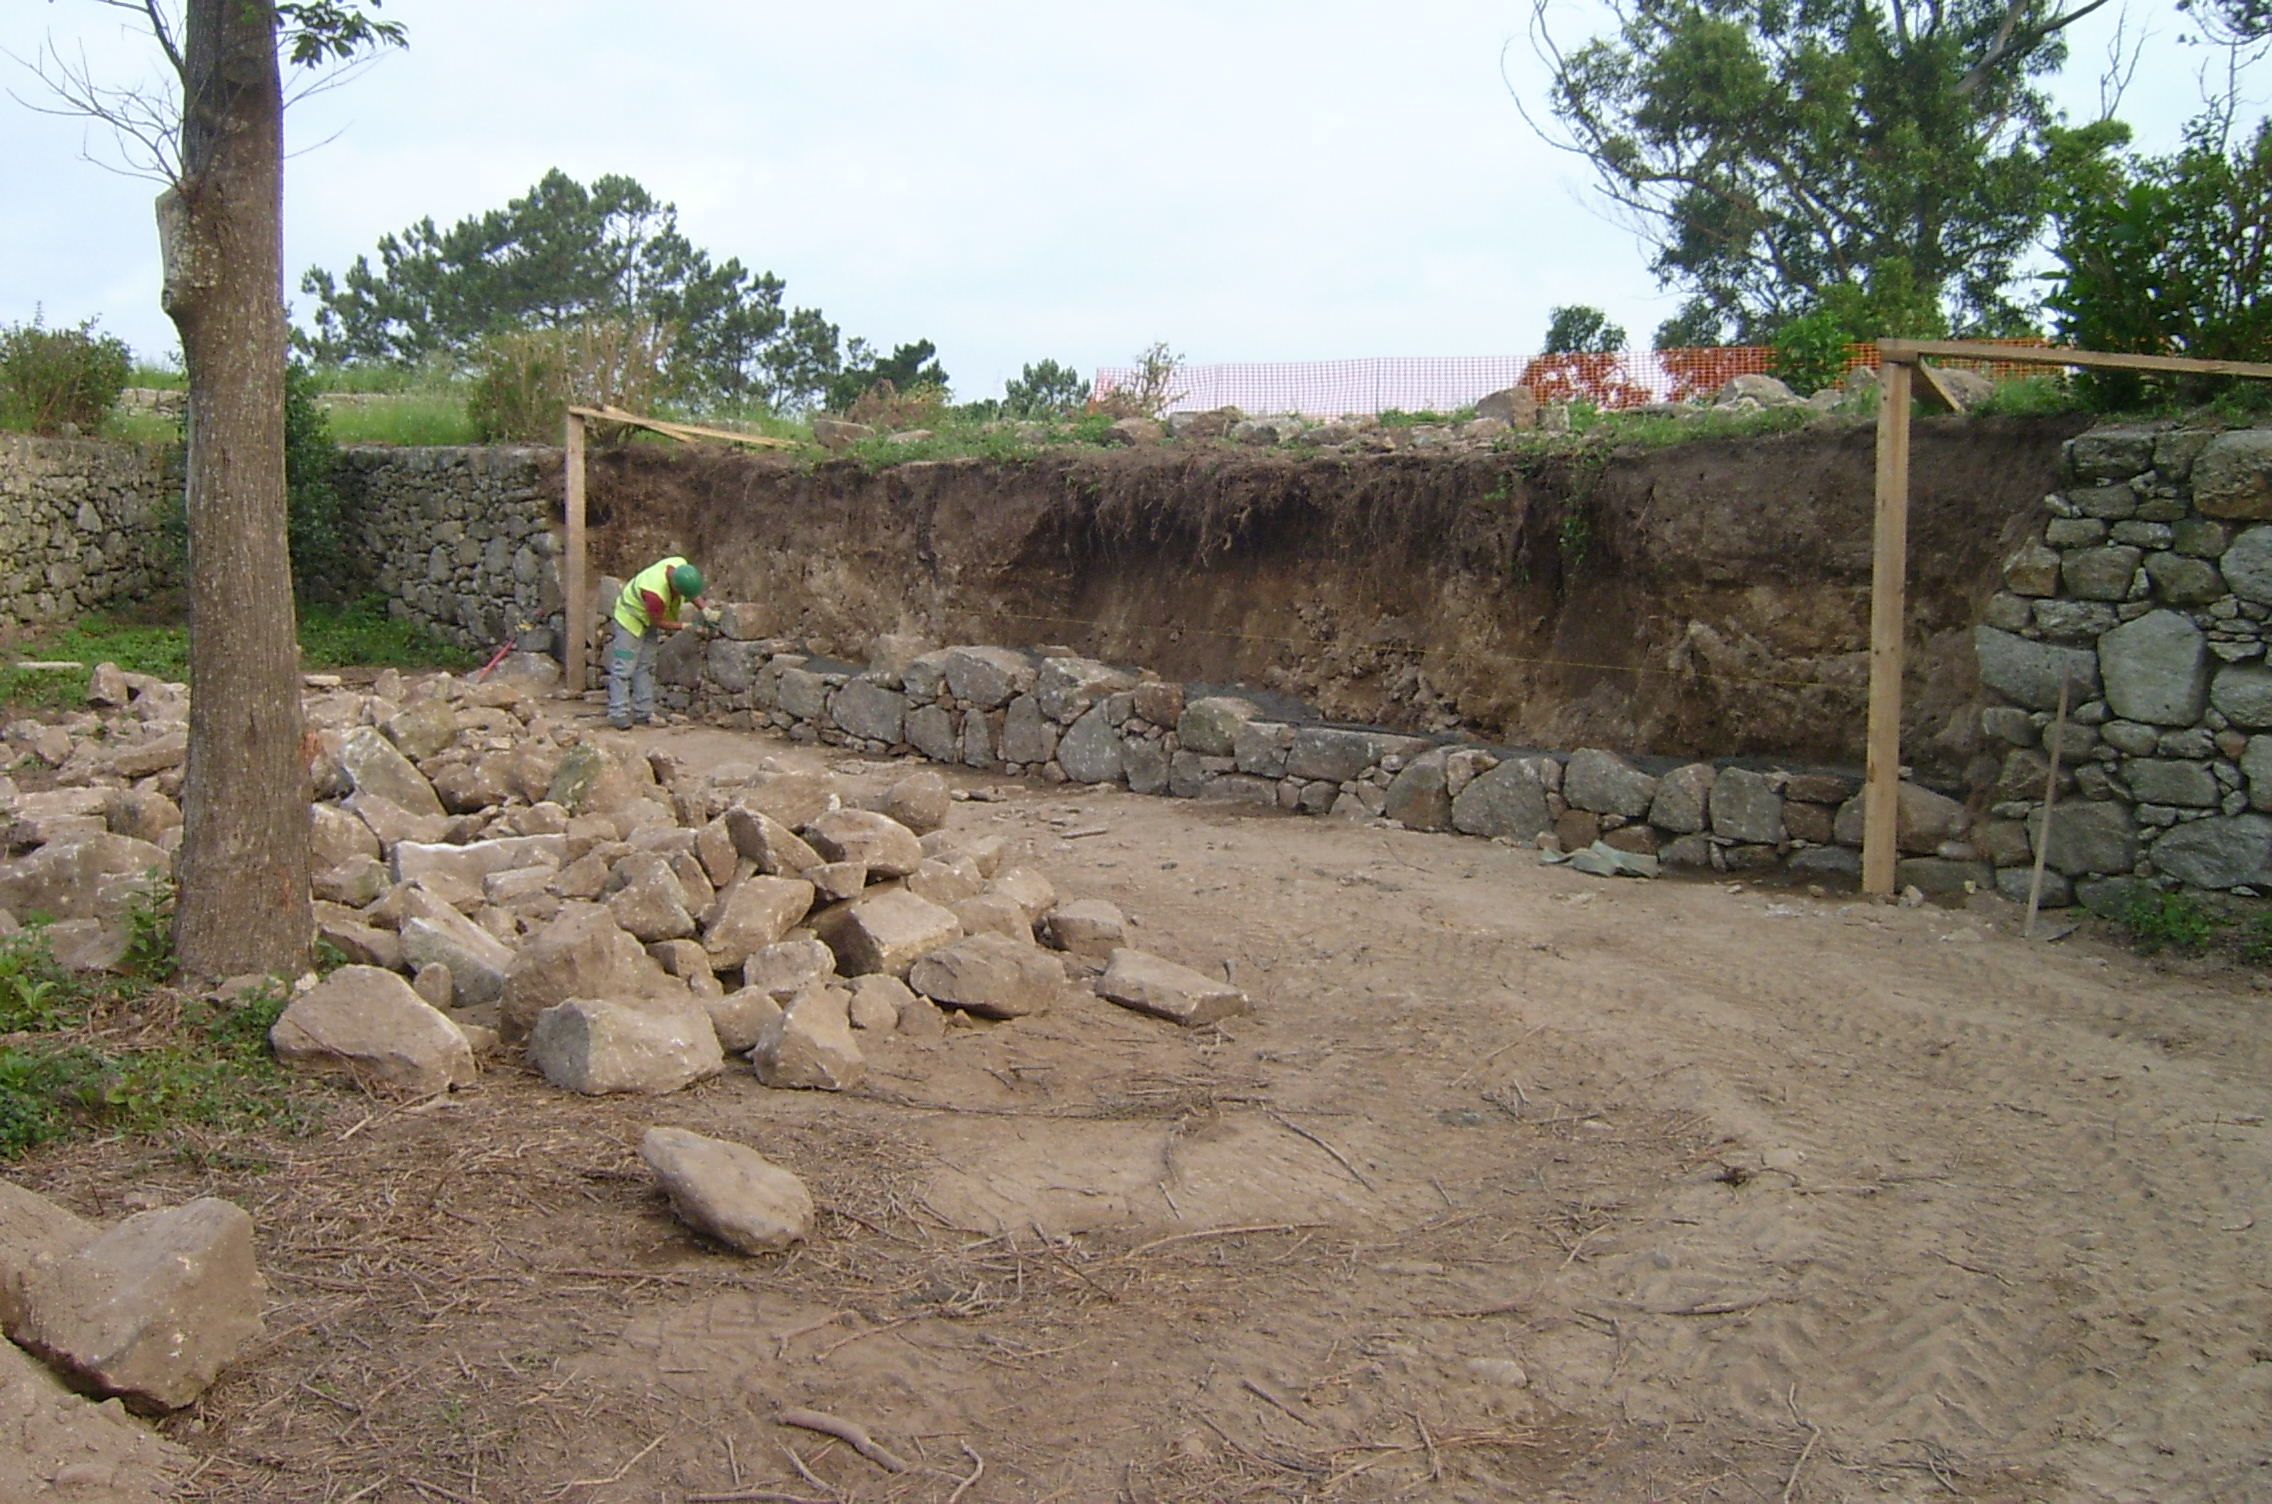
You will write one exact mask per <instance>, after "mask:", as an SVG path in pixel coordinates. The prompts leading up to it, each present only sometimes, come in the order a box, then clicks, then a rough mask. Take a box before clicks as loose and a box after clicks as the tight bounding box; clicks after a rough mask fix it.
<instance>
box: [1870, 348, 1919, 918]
mask: <svg viewBox="0 0 2272 1504" xmlns="http://www.w3.org/2000/svg"><path fill="white" fill-rule="evenodd" d="M1909 375H1910V371H1909V365H1908V363H1907V362H1905V361H1897V360H1889V361H1887V362H1886V363H1885V366H1884V368H1883V369H1882V370H1881V371H1879V373H1878V481H1877V525H1876V529H1875V532H1874V535H1873V537H1872V539H1871V555H1870V722H1869V769H1868V773H1867V776H1866V780H1865V782H1864V783H1863V785H1862V891H1863V892H1864V893H1872V894H1889V893H1891V892H1892V891H1893V877H1894V868H1895V864H1896V862H1897V860H1898V858H1899V855H1900V853H1899V849H1898V844H1897V829H1896V827H1897V824H1898V820H1899V813H1900V808H1901V656H1902V647H1901V639H1902V625H1903V619H1904V617H1905V616H1906V614H1907V606H1906V602H1905V599H1904V597H1905V593H1906V583H1905V582H1906V579H1907V576H1908V572H1909V386H1910V383H1909Z"/></svg>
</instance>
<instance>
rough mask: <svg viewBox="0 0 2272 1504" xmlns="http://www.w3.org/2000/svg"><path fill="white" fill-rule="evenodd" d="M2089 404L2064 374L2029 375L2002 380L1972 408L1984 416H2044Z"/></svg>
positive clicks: (2073, 409) (2076, 409)
mask: <svg viewBox="0 0 2272 1504" xmlns="http://www.w3.org/2000/svg"><path fill="white" fill-rule="evenodd" d="M2086 405H2087V404H2086V403H2085V402H2084V400H2083V396H2082V394H2081V393H2080V392H2078V391H2076V390H2075V387H2074V384H2073V383H2072V382H2070V381H2068V380H2067V379H2066V378H2065V377H2063V376H2027V377H2023V378H2021V379H2020V380H2018V381H1999V382H1997V383H1996V390H1994V391H1993V392H1990V393H1989V394H1988V396H1987V397H1986V398H1985V399H1984V400H1983V401H1981V402H1980V404H1979V405H1978V406H1976V407H1974V408H1973V409H1972V411H1973V413H1974V414H1975V415H1978V416H1982V417H2004V418H2044V417H2051V416H2053V415H2055V414H2058V413H2071V412H2078V411H2080V410H2082V409H2083V408H2084V407H2085V406H2086Z"/></svg>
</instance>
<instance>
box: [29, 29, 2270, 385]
mask: <svg viewBox="0 0 2272 1504" xmlns="http://www.w3.org/2000/svg"><path fill="white" fill-rule="evenodd" d="M1555 4H1556V6H1557V9H1556V11H1555V14H1556V15H1557V16H1559V17H1561V20H1560V21H1558V23H1557V24H1558V26H1560V27H1561V28H1562V29H1563V30H1564V31H1566V32H1567V34H1568V35H1569V36H1571V37H1573V38H1575V37H1578V36H1581V35H1583V34H1584V33H1585V32H1586V30H1587V29H1588V27H1589V25H1590V23H1591V21H1592V19H1593V18H1594V17H1596V16H1597V15H1598V14H1599V13H1598V11H1596V10H1595V9H1594V7H1593V5H1592V4H1591V3H1590V0H1555ZM1528 13H1529V12H1528V6H1527V5H1526V4H1524V3H1521V0H1404V3H1401V4H1384V3H1380V0H1372V3H1361V0H1299V3H1296V0H1154V3H1151V4H1147V5H1142V6H1133V5H1131V6H1111V7H1106V6H1104V5H1100V4H1094V3H1082V0H962V3H960V4H953V5H941V4H938V3H936V0H931V3H923V4H915V3H902V0H866V3H864V4H861V5H858V6H853V7H846V6H841V5H837V6H795V7H791V6H785V5H758V4H748V3H740V0H710V3H701V0H645V3H642V4H639V5H634V6H625V5H622V4H617V3H605V4H603V3H600V0H388V3H387V4H386V6H385V8H384V14H385V15H386V16H388V17H390V18H395V19H399V20H401V21H403V22H405V23H406V24H407V25H408V26H409V29H410V47H409V49H408V50H407V51H404V52H400V53H396V54H393V55H390V56H388V57H387V58H385V59H384V60H383V61H381V62H380V63H378V64H377V65H376V66H374V67H372V68H370V69H369V70H367V71H366V72H364V73H363V74H362V75H361V76H359V77H357V78H355V79H353V80H352V81H351V82H349V83H348V84H347V85H346V86H345V87H342V88H339V89H336V90H334V91H332V92H329V93H327V94H323V95H320V96H318V97H316V98H313V99H310V100H306V101H303V102H302V103H300V104H299V105H297V106H296V107H295V108H294V110H293V113H292V114H291V116H290V122H289V133H290V137H291V141H292V145H293V147H294V149H295V150H297V151H299V152H300V153H301V154H300V155H298V156H296V157H295V158H294V160H293V161H292V162H291V164H290V165H289V168H288V171H287V180H286V186H285V266H286V274H287V278H288V280H289V282H290V283H291V284H292V290H293V292H294V295H295V298H296V300H297V301H298V302H300V303H303V304H304V303H305V300H304V299H297V294H296V288H297V283H298V280H299V276H300V273H301V272H302V271H303V270H304V269H305V268H307V267H308V266H309V265H311V264H321V265H324V266H327V267H330V268H333V269H335V270H336V269H338V268H341V267H343V266H345V265H346V264H347V263H348V262H349V261H350V260H352V259H353V257H354V256H355V255H356V254H358V253H361V252H368V251H370V250H371V248H372V245H373V243H374V242H375V241H376V240H377V239H378V237H379V236H380V235H381V234H383V233H385V232H387V231H391V230H397V229H400V228H402V227H403V226H405V225H407V224H410V223H412V222H413V221H415V220H417V219H418V218H420V217H422V216H424V215H428V214H431V215H432V216H434V218H435V219H436V220H438V221H441V222H443V223H448V222H450V221H453V220H455V219H457V218H460V217H462V216H464V215H468V214H473V213H478V212H480V211H482V210H486V209H490V208H494V207H498V206H501V205H502V204H503V203H504V202H505V201H506V200H507V199H509V198H511V197H513V196H514V195H516V194H519V193H522V192H524V191H526V190H527V189H528V188H529V186H530V185H531V184H533V183H534V182H535V181H536V180H537V178H538V177H540V176H541V175H542V174H543V173H544V172H545V170H546V169H548V168H551V167H555V166H557V167H560V168H562V169H564V170H565V171H567V172H568V173H569V174H571V175H572V176H574V177H577V178H579V179H582V180H584V181H587V182H588V181H590V180H591V179H592V178H594V177H596V176H598V175H600V174H602V173H607V172H620V173H627V174H629V175H631V176H632V177H635V178H637V179H638V180H639V181H640V182H642V183H644V184H645V185H646V186H647V187H648V188H649V189H650V190H651V191H652V192H654V193H655V195H656V196H657V197H658V198H661V199H664V200H668V201H672V202H675V203H676V204H677V205H678V208H679V213H680V220H681V224H682V227H683V228H684V229H685V231H686V232H687V234H688V236H689V237H690V238H691V239H692V240H693V241H694V243H695V244H697V245H699V246H702V247H704V248H705V249H707V250H709V251H710V252H711V253H712V254H713V255H714V256H717V257H719V258H720V259H723V258H725V257H727V256H739V257H740V258H741V259H742V260H743V262H744V263H745V264H747V265H749V266H751V267H753V268H756V269H763V270H768V271H771V272H773V273H774V274H776V275H777V276H779V277H781V278H782V279H783V280H784V281H786V282H787V284H788V298H789V301H790V302H791V303H793V304H800V305H808V306H817V307H819V308H820V309H821V310H822V311H823V312H824V313H825V314H826V315H827V316H828V317H829V318H830V319H832V320H834V321H835V322H836V323H838V324H839V325H841V326H842V328H843V330H844V333H845V334H846V335H847V336H851V335H864V336H866V337H867V338H868V339H869V340H871V341H872V342H874V343H876V344H877V345H879V346H882V347H884V348H889V347H890V346H891V345H892V344H894V343H897V342H899V341H902V340H908V339H914V338H917V337H919V336H922V337H928V338H930V339H932V340H934V341H936V342H937V344H938V346H939V351H940V357H941V360H942V361H943V363H944V364H945V366H946V369H947V372H948V374H949V376H950V377H951V378H952V379H953V383H954V387H955V390H956V393H957V395H958V396H962V397H982V396H991V395H998V394H999V393H1000V390H1001V385H1002V382H1003V380H1004V378H1005V377H1008V376H1012V375H1015V374H1016V373H1017V371H1018V369H1019V368H1020V366H1021V365H1023V364H1024V363H1025V362H1027V361H1031V360H1037V359H1040V358H1043V357H1049V358H1053V359H1057V360H1061V361H1065V362H1068V363H1070V364H1072V365H1074V366H1077V367H1079V368H1080V369H1082V370H1083V371H1084V372H1086V371H1093V370H1094V368H1095V367H1097V366H1098V365H1100V364H1125V363H1127V361H1128V360H1129V359H1130V357H1131V356H1133V355H1134V353H1135V352H1136V351H1138V350H1139V349H1141V348H1142V347H1144V346H1145V345H1147V344H1149V343H1150V342H1152V341H1153V340H1166V341H1167V342H1169V344H1170V345H1171V346H1173V347H1174V348H1175V349H1176V350H1178V351H1180V352H1182V353H1183V354H1184V355H1185V356H1186V357H1188V358H1189V359H1190V360H1192V361H1195V362H1212V361H1232V360H1303V359H1316V358H1340V357H1354V356H1378V355H1483V354H1505V355H1515V354H1526V353H1529V352H1531V351H1532V350H1534V349H1535V348H1536V346H1537V344H1538V341H1539V338H1540V335H1541V334H1542V333H1543V332H1544V329H1545V326H1546V320H1547V310H1548V309H1549V308H1550V307H1551V306H1552V305H1554V304H1557V303H1592V304H1596V305H1599V306H1601V307H1604V308H1606V309H1608V310H1609V312H1610V313H1611V314H1612V316H1613V317H1614V318H1616V319H1617V320H1618V321H1619V322H1621V323H1623V324H1624V325H1625V326H1626V327H1627V328H1628V329H1629V330H1630V331H1631V333H1632V335H1633V337H1634V339H1635V341H1636V342H1639V343H1646V341H1647V339H1648V336H1649V333H1650V331H1652V330H1653V329H1654V328H1655V327H1656V325H1657V324H1658V323H1659V322H1660V321H1661V320H1663V319H1664V318H1666V317H1668V316H1669V315H1670V314H1671V313H1672V312H1673V311H1674V309H1675V306H1676V304H1677V301H1678V300H1677V298H1676V297H1675V296H1673V295H1671V294H1666V293H1662V292H1659V291H1658V290H1657V289H1656V288H1655V286H1654V285H1653V283H1652V279H1651V278H1650V276H1649V274H1648V271H1647V268H1646V255H1645V253H1644V252H1643V251H1642V250H1641V249H1640V248H1639V247H1638V246H1637V245H1636V244H1635V242H1634V240H1633V237H1632V236H1631V235H1630V233H1628V232H1627V231H1626V230H1624V229H1622V228H1620V227H1618V226H1617V225H1615V224H1613V223H1611V222H1609V221H1607V220H1606V219H1605V218H1603V216H1602V214H1601V211H1600V209H1599V208H1598V206H1597V204H1596V202H1595V200H1594V199H1593V198H1592V195H1591V194H1590V192H1589V190H1588V186H1587V178H1586V174H1585V171H1584V166H1583V164H1582V163H1581V162H1580V161H1578V159H1576V158H1573V157H1570V156H1567V155H1564V154H1561V153H1558V152H1555V151H1553V150H1551V149H1550V148H1548V147H1546V146H1545V145H1543V144H1541V143H1540V142H1539V141H1538V140H1537V138H1536V137H1534V136H1533V135H1532V134H1531V132H1530V131H1529V129H1528V128H1527V127H1526V126H1525V125H1524V124H1523V121H1522V118H1521V116H1520V115H1519V114H1518V113H1517V111H1516V108H1515V104H1514V102H1513V100H1512V99H1510V97H1509V94H1508V90H1507V87H1506V84H1505V83H1504V82H1502V77H1501V56H1502V50H1503V49H1504V50H1505V55H1506V62H1507V67H1508V76H1509V77H1510V78H1511V79H1512V80H1513V82H1514V84H1515V86H1516V88H1517V89H1518V90H1520V91H1521V92H1522V93H1523V94H1524V96H1525V98H1526V99H1527V100H1530V101H1532V102H1534V105H1535V101H1536V100H1537V99H1538V98H1540V96H1541V75H1540V71H1539V69H1538V68H1537V66H1536V64H1535V63H1534V62H1533V61H1532V59H1531V55H1530V52H1529V49H1528V46H1527V44H1526V43H1525V41H1524V38H1523V32H1524V24H1525V21H1526V19H1527V16H1528ZM2114 14H2115V11H2114V8H2113V7H2110V8H2109V9H2108V10H2107V11H2103V12H2101V13H2099V15H2097V16H2094V17H2092V18H2090V20H2089V21H2088V22H2086V23H2084V24H2083V25H2082V26H2079V27H2078V28H2077V30H2076V45H2075V48H2074V59H2073V62H2072V63H2071V64H2070V68H2069V74H2068V77H2067V78H2065V79H2064V80H2062V82H2061V85H2060V87H2059V90H2058V93H2059V96H2060V100H2061V103H2062V104H2063V105H2064V106H2065V107H2066V108H2067V109H2068V110H2069V112H2070V114H2071V115H2073V116H2075V117H2076V118H2087V117H2089V116H2091V115H2094V114H2095V113H2096V110H2097V98H2098V82H2097V80H2098V75H2099V72H2100V70H2101V64H2102V61H2103V53H2104V51H2105V46H2106V39H2107V37H2108V35H2109V34H2110V33H2111V31H2112V26H2113V18H2114ZM2141 20H2142V21H2143V22H2144V24H2146V25H2147V26H2148V27H2149V28H2150V29H2151V30H2152V31H2153V32H2155V33H2156V35H2155V37H2154V39H2153V41H2152V42H2151V43H2150V45H2149V47H2148V50H2147V53H2146V57H2145V62H2144V66H2143V68H2142V69H2141V71H2140V74H2139V76H2138V79H2137V81H2136V83H2135V84H2134V85H2133V87H2132V89H2131V92H2130V94H2129V96H2128V98H2127V100H2126V102H2125V105H2124V108H2123V110H2122V114H2123V117H2124V118H2125V119H2128V120H2129V121H2130V122H2131V123H2132V125H2133V126H2134V127H2136V128H2137V129H2138V131H2139V134H2140V137H2141V141H2142V144H2144V145H2146V146H2148V147H2151V148H2155V149H2167V148H2168V147H2169V146H2171V145H2173V144H2174V143H2175V140H2176V137H2177V129H2178V126H2179V124H2180V123H2181V122H2182V120H2183V119H2184V118H2185V117H2186V116H2187V115H2189V114H2191V113H2192V112H2193V110H2194V108H2195V102H2196V100H2197V98H2198V94H2197V90H2196V86H2195V81H2194V69H2195V67H2196V66H2197V65H2198V63H2199V62H2200V60H2201V53H2200V52H2199V50H2198V49H2188V48H2185V47H2182V46H2180V45H2179V44H2178V41H2177V34H2178V32H2179V30H2180V25H2179V21H2178V19H2177V17H2176V15H2175V13H2174V11H2173V10H2171V8H2170V7H2169V6H2168V4H2167V3H2166V0H2165V3H2163V4H2160V5H2156V6H2151V7H2147V6H2143V5H2136V4H2134V5H2133V14H2132V20H2131V23H2130V24H2131V27H2132V31H2133V34H2135V31H2136V29H2137V27H2138V26H2139V24H2140V23H2141ZM2101 23H2104V24H2101ZM51 38H52V39H53V40H54V41H55V42H56V43H58V44H60V45H61V46H63V47H64V48H65V49H66V50H67V51H70V52H71V53H72V54H73V55H77V52H78V49H80V48H82V47H83V48H84V49H85V51H86V56H87V58H88V59H89V61H90V62H91V63H92V64H93V65H94V66H95V68H96V70H97V71H98V72H99V73H100V74H102V75H103V76H104V77H106V78H112V79H117V80H120V81H125V80H129V79H132V78H135V77H140V76H146V75H147V74H148V72H149V68H150V65H151V63H152V62H153V60H154V52H153V49H152V47H151V45H150V43H149V41H148V38H147V37H146V36H145V35H138V34H136V33H134V32H133V31H132V29H131V27H130V26H129V24H128V18H127V17H125V16H124V15H122V14H121V13H120V12H118V11H115V10H108V9H105V8H104V7H102V6H100V5H97V4H96V3H94V0H0V48H6V49H8V50H9V51H10V52H13V53H16V54H19V55H22V56H27V57H28V56H30V55H32V54H33V53H35V52H36V51H37V50H38V49H39V48H40V47H41V46H42V44H43V43H44V42H46V41H47V40H49V39H51ZM1510 42H1512V43H1513V46H1512V47H1511V48H1509V47H1508V44H1509V43H1510ZM0 69H4V70H6V71H8V72H10V73H12V74H13V75H14V77H13V78H12V80H11V81H10V88H11V89H12V91H13V92H14V93H15V94H17V95H20V96H23V97H24V98H26V99H33V98H36V97H37V96H38V90H39V85H38V82H37V80H36V79H32V78H30V77H29V76H28V75H27V74H25V73H24V71H23V70H22V69H21V68H20V67H17V66H16V65H15V64H13V63H10V62H8V61H7V60H6V59H0ZM2255 82H2258V83H2261V82H2263V80H2262V79H2261V78H2259V79H2257V80H2255ZM2260 92H2261V91H2260ZM2261 107H2262V106H2261V102H2259V105H2258V108H2259V109H2261ZM0 141H4V142H5V143H6V149H5V153H4V155H0V201H4V202H5V203H6V204H7V205H8V212H7V214H6V215H4V216H0V322H6V323H13V322H17V321H20V320H24V319H28V318H30V317H31V315H32V312H33V309H34V306H35V305H44V308H45V311H46V316H47V319H48V321H49V322H50V323H51V324H53V323H75V322H77V321H78V320H80V319H83V318H86V317H88V316H90V315H97V316H99V317H100V318H101V321H102V327H103V328H105V329H107V330H109V331H111V332H114V333H117V334H119V335H121V336H122V337H124V338H125V339H126V340H127V341H128V342H129V343H131V344H132V345H134V347H135V348H136V350H137V351H138V352H142V353H145V354H148V355H150V356H153V357H156V356H163V355H165V354H166V353H168V352H170V351H171V350H172V349H173V348H174V346H175V340H174V337H173V332H172V328H171V326H170V325H169V324H168V323H167V322H166V319H165V317H164V315H163V314H162V313H161V312H160V311H159V309H158V305H157V294H156V289H157V284H158V271H157V257H156V241H155V232H154V231H153V229H152V228H151V215H150V199H151V197H152V195H153V193H154V192H155V188H154V186H153V185H151V184H149V183H146V182H143V181H139V180H136V179H132V178H126V177H121V176H117V175H115V174H113V173H110V172H106V171H104V170H103V169H102V168H100V167H98V166H95V165H92V164H90V163H89V162H88V161H86V160H84V159H83V156H82V152H84V153H85V154H87V155H92V156H95V157H98V158H102V159H105V160H109V161H114V162H115V161H116V160H117V155H118V154H117V151H116V149H115V148H114V147H113V146H112V144H111V143H110V142H109V140H108V138H107V136H105V135H103V134H100V133H95V132H90V131H88V130H87V129H86V128H85V127H83V126H82V125H81V124H80V123H77V122H71V121H64V120H57V119H52V118H46V117H43V116H41V115H38V114H36V113H34V112H32V111H31V110H29V109H27V108H26V107H25V105H24V104H23V103H21V102H19V101H18V100H16V99H7V98H0ZM298 311H299V312H301V313H303V314H304V313H305V309H304V307H303V308H301V309H300V310H298Z"/></svg>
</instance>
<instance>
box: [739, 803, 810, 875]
mask: <svg viewBox="0 0 2272 1504" xmlns="http://www.w3.org/2000/svg"><path fill="white" fill-rule="evenodd" d="M723 818H724V820H725V822H726V833H727V834H728V835H729V836H731V837H732V838H733V842H734V850H735V851H737V852H738V853H740V854H741V855H742V856H745V857H747V858H749V859H750V860H751V861H753V862H755V863H757V870H758V871H760V872H763V873H765V874H767V875H768V876H771V877H795V876H797V875H798V874H799V873H801V872H804V871H805V870H807V869H808V868H811V867H817V866H819V865H820V861H821V857H820V853H819V852H817V851H815V850H813V848H812V846H811V845H810V844H808V843H807V842H806V841H805V839H804V838H803V837H802V836H800V835H798V834H797V833H796V832H795V831H793V830H791V829H790V828H789V827H788V826H786V825H784V824H782V823H781V822H780V821H779V820H777V819H775V818H774V817H773V816H771V815H769V814H767V813H766V812H765V811H763V810H761V809H758V808H756V807H755V806H753V805H748V804H737V805H735V806H733V807H732V808H731V809H729V810H727V811H726V813H725V815H724V816H723Z"/></svg>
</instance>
